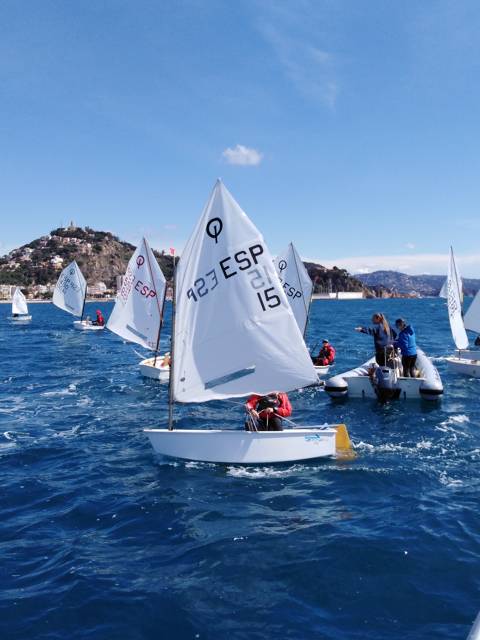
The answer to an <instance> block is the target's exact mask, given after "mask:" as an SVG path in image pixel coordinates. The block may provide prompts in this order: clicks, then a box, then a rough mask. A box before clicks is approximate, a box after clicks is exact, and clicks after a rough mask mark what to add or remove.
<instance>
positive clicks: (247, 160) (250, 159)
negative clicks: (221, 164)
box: [222, 144, 263, 167]
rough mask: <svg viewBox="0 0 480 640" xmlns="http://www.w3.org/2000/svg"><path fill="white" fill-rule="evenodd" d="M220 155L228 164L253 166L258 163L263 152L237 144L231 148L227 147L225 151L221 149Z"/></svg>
mask: <svg viewBox="0 0 480 640" xmlns="http://www.w3.org/2000/svg"><path fill="white" fill-rule="evenodd" d="M222 156H223V157H224V158H225V160H226V161H227V162H228V164H236V165H241V166H244V167H246V166H250V167H253V166H256V165H258V164H260V162H261V161H262V158H263V153H260V151H257V149H252V148H251V147H245V146H244V145H243V144H237V146H236V147H234V148H233V149H232V148H230V147H228V148H227V149H225V151H222Z"/></svg>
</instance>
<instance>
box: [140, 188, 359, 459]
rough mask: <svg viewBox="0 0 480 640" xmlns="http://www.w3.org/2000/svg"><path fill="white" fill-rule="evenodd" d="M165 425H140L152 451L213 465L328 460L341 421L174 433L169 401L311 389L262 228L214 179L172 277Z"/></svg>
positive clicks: (342, 434)
mask: <svg viewBox="0 0 480 640" xmlns="http://www.w3.org/2000/svg"><path fill="white" fill-rule="evenodd" d="M174 282H175V292H174V315H173V328H172V369H171V375H170V402H169V425H168V429H154V428H151V429H145V431H146V433H147V434H148V436H149V438H150V441H151V443H152V445H153V447H154V449H155V451H157V452H158V453H161V454H163V455H166V456H171V457H177V458H184V459H188V460H198V461H205V462H219V463H241V464H243V463H274V462H286V461H293V460H305V459H311V458H318V457H324V456H333V455H335V454H336V452H337V450H338V449H340V448H343V447H345V448H348V447H350V442H349V440H348V434H347V432H346V428H345V426H344V425H325V426H323V427H310V428H296V429H288V430H285V431H244V430H243V429H228V428H227V429H178V430H177V429H173V403H174V401H176V402H182V403H188V402H206V401H208V400H223V399H227V398H237V397H242V396H248V395H250V394H252V393H257V394H260V395H265V394H267V393H269V392H271V391H274V390H282V391H291V390H293V389H298V388H301V387H304V386H307V385H311V384H315V383H316V381H317V374H316V372H315V369H314V368H313V365H312V361H311V359H310V355H309V353H308V351H307V348H306V346H305V343H304V341H303V338H302V334H301V332H300V330H299V328H298V325H297V323H296V321H295V318H294V316H293V314H292V312H291V309H290V307H289V305H288V302H287V299H286V296H285V293H284V290H283V287H282V285H281V283H280V280H279V278H278V276H277V274H276V272H275V269H274V267H273V263H272V258H271V255H270V252H269V251H268V249H267V247H266V245H265V242H264V240H263V238H262V236H261V235H260V233H259V231H258V230H257V229H256V227H255V226H254V225H253V223H252V222H251V221H250V220H249V218H248V217H247V215H246V214H245V213H244V212H243V211H242V209H241V208H240V207H239V205H238V204H237V202H236V201H235V200H234V199H233V197H232V195H231V194H230V193H229V191H228V190H227V189H226V188H225V187H224V185H223V184H222V182H221V181H217V183H216V185H215V187H214V189H213V192H212V194H211V196H210V198H209V200H208V203H207V205H206V207H205V209H204V211H203V213H202V215H201V217H200V220H199V222H198V223H197V226H196V227H195V230H194V232H193V234H192V236H191V237H190V240H189V241H188V243H187V246H186V247H185V249H184V252H183V254H182V257H181V259H180V261H179V263H178V266H177V269H176V274H175V280H174Z"/></svg>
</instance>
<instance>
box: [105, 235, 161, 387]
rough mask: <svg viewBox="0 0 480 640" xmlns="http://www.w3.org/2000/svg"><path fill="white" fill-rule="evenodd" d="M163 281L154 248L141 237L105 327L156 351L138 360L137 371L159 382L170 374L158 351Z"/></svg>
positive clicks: (130, 340)
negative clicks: (138, 369) (151, 356)
mask: <svg viewBox="0 0 480 640" xmlns="http://www.w3.org/2000/svg"><path fill="white" fill-rule="evenodd" d="M166 284H167V283H166V281H165V277H164V275H163V273H162V270H161V269H160V267H159V266H158V262H157V260H156V258H155V256H154V254H153V251H152V250H151V248H150V246H149V244H148V242H147V240H146V239H145V238H142V242H141V243H140V245H139V246H138V247H137V249H136V251H135V253H134V254H133V256H132V257H131V258H130V261H129V263H128V266H127V270H126V272H125V275H124V277H123V284H122V287H121V289H120V291H119V292H118V294H117V299H116V301H115V306H114V308H113V311H112V313H111V315H110V318H109V319H108V322H107V328H108V329H110V331H113V333H116V334H117V335H119V336H120V337H121V338H124V339H125V340H128V341H129V342H135V343H136V344H139V345H141V346H142V347H145V349H151V350H152V351H155V356H154V357H153V358H146V359H145V360H142V361H141V362H140V371H141V373H142V375H144V376H147V377H148V378H154V379H156V380H161V381H162V380H165V381H166V380H168V378H169V376H170V366H169V364H168V363H167V362H165V356H164V357H161V356H159V354H158V350H159V347H160V331H161V328H162V322H163V310H164V306H165V293H166V289H167V286H166ZM166 356H167V357H168V354H166Z"/></svg>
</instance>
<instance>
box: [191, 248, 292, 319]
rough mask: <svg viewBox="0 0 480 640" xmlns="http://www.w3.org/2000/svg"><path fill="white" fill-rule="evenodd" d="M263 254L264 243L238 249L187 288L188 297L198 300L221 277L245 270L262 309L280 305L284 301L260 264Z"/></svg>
mask: <svg viewBox="0 0 480 640" xmlns="http://www.w3.org/2000/svg"><path fill="white" fill-rule="evenodd" d="M262 254H263V247H262V245H260V244H254V245H252V246H251V247H248V248H247V249H245V250H241V251H237V252H236V253H234V254H233V256H228V257H226V258H223V260H220V261H219V262H218V268H213V269H211V270H210V271H208V272H207V273H206V274H205V275H204V276H202V277H199V278H197V279H196V280H195V282H194V283H193V286H192V287H190V288H189V289H188V290H187V298H188V299H189V300H192V301H193V302H197V301H198V300H199V299H200V298H203V297H205V296H206V295H208V294H209V293H210V292H211V291H213V290H214V289H215V288H216V287H217V286H218V283H219V279H220V280H229V279H230V278H234V277H235V276H237V275H239V274H240V273H241V272H243V271H245V272H246V274H247V275H248V276H251V277H250V285H251V286H252V287H253V289H255V291H256V294H257V298H258V301H259V303H260V306H261V308H262V311H267V309H274V308H275V307H278V306H280V305H281V303H282V302H281V300H280V297H279V296H278V295H277V293H276V292H275V286H273V282H272V280H271V277H270V275H269V273H268V269H267V268H266V267H265V266H264V265H259V264H258V258H259V257H260V256H261V255H262Z"/></svg>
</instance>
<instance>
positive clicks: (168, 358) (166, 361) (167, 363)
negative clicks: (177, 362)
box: [160, 351, 172, 367]
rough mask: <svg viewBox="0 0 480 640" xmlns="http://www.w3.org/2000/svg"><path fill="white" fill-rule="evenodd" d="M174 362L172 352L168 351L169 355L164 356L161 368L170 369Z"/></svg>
mask: <svg viewBox="0 0 480 640" xmlns="http://www.w3.org/2000/svg"><path fill="white" fill-rule="evenodd" d="M171 362H172V358H171V356H170V351H167V353H166V354H165V355H164V356H163V358H162V360H161V362H160V366H161V367H169V366H170V364H171Z"/></svg>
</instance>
